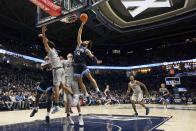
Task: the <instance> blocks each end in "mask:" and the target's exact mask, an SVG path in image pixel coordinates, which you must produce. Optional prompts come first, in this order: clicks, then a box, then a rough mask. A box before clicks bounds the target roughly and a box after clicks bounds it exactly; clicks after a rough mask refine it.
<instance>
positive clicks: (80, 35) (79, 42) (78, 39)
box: [77, 22, 85, 46]
mask: <svg viewBox="0 0 196 131" xmlns="http://www.w3.org/2000/svg"><path fill="white" fill-rule="evenodd" d="M84 25H85V22H82V24H81V26H80V28H79V30H78V38H77V46H80V45H81V44H82V30H83V27H84Z"/></svg>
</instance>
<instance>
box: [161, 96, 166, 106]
mask: <svg viewBox="0 0 196 131" xmlns="http://www.w3.org/2000/svg"><path fill="white" fill-rule="evenodd" d="M162 101H163V102H162V103H163V105H164V108H167V98H165V97H163V99H162Z"/></svg>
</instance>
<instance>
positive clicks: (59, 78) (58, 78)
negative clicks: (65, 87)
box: [52, 68, 65, 86]
mask: <svg viewBox="0 0 196 131" xmlns="http://www.w3.org/2000/svg"><path fill="white" fill-rule="evenodd" d="M52 73H53V85H54V86H60V84H61V83H62V84H65V71H64V69H63V68H59V69H53V70H52Z"/></svg>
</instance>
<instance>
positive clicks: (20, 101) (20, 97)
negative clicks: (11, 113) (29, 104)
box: [16, 92, 25, 109]
mask: <svg viewBox="0 0 196 131" xmlns="http://www.w3.org/2000/svg"><path fill="white" fill-rule="evenodd" d="M23 100H24V97H23V95H22V94H21V92H18V95H16V101H17V103H18V106H19V109H24V104H25V102H24V101H23Z"/></svg>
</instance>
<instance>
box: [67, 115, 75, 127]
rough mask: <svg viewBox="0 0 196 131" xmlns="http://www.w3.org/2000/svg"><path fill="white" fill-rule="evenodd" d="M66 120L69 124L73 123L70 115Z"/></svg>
mask: <svg viewBox="0 0 196 131" xmlns="http://www.w3.org/2000/svg"><path fill="white" fill-rule="evenodd" d="M67 121H68V123H69V124H70V125H74V121H73V120H72V119H71V116H68V117H67Z"/></svg>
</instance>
